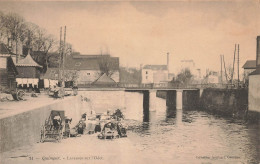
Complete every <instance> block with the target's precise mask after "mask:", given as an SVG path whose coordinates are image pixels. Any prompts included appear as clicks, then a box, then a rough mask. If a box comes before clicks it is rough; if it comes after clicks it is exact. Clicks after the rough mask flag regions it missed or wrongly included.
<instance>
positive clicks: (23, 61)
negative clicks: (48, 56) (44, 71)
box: [16, 54, 42, 67]
mask: <svg viewBox="0 0 260 164" xmlns="http://www.w3.org/2000/svg"><path fill="white" fill-rule="evenodd" d="M16 66H23V67H26V66H27V67H42V66H40V65H39V64H38V63H36V62H35V61H34V60H33V58H32V56H31V55H30V54H28V55H27V56H26V57H25V58H24V59H21V60H20V61H18V63H16Z"/></svg>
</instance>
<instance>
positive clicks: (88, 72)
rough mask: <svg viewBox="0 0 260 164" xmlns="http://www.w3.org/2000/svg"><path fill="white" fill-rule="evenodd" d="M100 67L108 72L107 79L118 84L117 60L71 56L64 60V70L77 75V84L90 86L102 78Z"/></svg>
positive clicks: (105, 57) (103, 56)
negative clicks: (73, 71)
mask: <svg viewBox="0 0 260 164" xmlns="http://www.w3.org/2000/svg"><path fill="white" fill-rule="evenodd" d="M101 67H104V69H108V70H109V74H108V77H109V78H111V79H113V80H114V81H115V82H116V83H118V82H119V58H118V57H111V56H110V55H71V56H69V57H67V58H66V62H65V69H66V70H75V71H77V73H78V80H77V84H92V83H93V82H94V81H96V80H97V79H98V78H100V77H101V76H102V71H101V69H102V68H101Z"/></svg>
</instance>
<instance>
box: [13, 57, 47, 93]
mask: <svg viewBox="0 0 260 164" xmlns="http://www.w3.org/2000/svg"><path fill="white" fill-rule="evenodd" d="M15 65H16V68H17V71H18V75H17V76H16V82H17V85H18V86H19V87H22V88H23V87H35V86H36V87H38V82H39V78H40V72H41V69H42V66H41V65H39V64H38V63H36V62H35V61H34V60H33V58H32V57H31V55H30V53H28V54H27V56H26V57H25V58H24V59H20V60H19V61H18V63H16V64H15Z"/></svg>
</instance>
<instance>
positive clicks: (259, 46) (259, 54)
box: [256, 36, 260, 69]
mask: <svg viewBox="0 0 260 164" xmlns="http://www.w3.org/2000/svg"><path fill="white" fill-rule="evenodd" d="M256 67H257V69H260V36H257V38H256Z"/></svg>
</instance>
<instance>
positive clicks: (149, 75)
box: [142, 69, 153, 84]
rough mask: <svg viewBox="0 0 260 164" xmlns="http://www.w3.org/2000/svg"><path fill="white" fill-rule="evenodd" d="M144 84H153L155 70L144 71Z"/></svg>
mask: <svg viewBox="0 0 260 164" xmlns="http://www.w3.org/2000/svg"><path fill="white" fill-rule="evenodd" d="M142 83H143V84H147V83H153V70H151V69H142Z"/></svg>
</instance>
